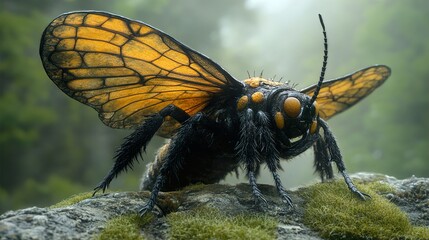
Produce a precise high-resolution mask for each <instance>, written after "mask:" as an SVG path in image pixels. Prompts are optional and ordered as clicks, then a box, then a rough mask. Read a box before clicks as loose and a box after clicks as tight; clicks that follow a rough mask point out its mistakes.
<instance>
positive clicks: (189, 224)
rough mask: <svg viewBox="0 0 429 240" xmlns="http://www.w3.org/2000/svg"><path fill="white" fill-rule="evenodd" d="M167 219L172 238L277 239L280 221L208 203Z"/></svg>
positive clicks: (173, 214) (174, 214)
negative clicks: (228, 212) (235, 212)
mask: <svg viewBox="0 0 429 240" xmlns="http://www.w3.org/2000/svg"><path fill="white" fill-rule="evenodd" d="M167 221H168V222H169V224H170V226H171V228H170V238H172V239H275V237H276V229H277V222H278V221H277V219H275V218H273V217H269V216H267V215H256V214H250V213H247V214H239V215H236V216H227V215H226V214H224V213H221V212H220V211H219V210H217V209H213V208H207V207H204V208H198V209H195V210H192V211H186V212H177V213H172V214H170V215H168V217H167Z"/></svg>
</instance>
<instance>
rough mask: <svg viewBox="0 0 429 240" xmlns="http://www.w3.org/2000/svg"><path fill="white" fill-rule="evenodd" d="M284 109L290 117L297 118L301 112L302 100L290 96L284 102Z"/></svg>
mask: <svg viewBox="0 0 429 240" xmlns="http://www.w3.org/2000/svg"><path fill="white" fill-rule="evenodd" d="M283 109H284V110H285V112H286V115H287V116H288V117H291V118H296V117H298V116H299V114H300V113H301V102H300V101H299V100H298V98H296V97H288V98H286V100H285V102H284V103H283Z"/></svg>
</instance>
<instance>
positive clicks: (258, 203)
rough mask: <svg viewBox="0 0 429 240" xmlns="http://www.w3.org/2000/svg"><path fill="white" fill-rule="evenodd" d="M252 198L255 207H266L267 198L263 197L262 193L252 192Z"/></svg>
mask: <svg viewBox="0 0 429 240" xmlns="http://www.w3.org/2000/svg"><path fill="white" fill-rule="evenodd" d="M253 198H254V200H255V203H254V207H255V208H260V209H267V208H268V202H267V199H265V197H264V195H262V194H261V192H258V193H257V194H255V193H253Z"/></svg>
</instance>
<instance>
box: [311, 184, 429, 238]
mask: <svg viewBox="0 0 429 240" xmlns="http://www.w3.org/2000/svg"><path fill="white" fill-rule="evenodd" d="M358 188H359V189H360V190H361V191H363V192H365V193H368V194H369V195H371V197H372V198H371V200H368V201H362V200H360V199H358V198H356V197H355V196H353V195H352V194H351V193H350V191H349V190H348V189H347V187H346V186H345V184H344V182H343V181H337V182H330V183H322V184H316V185H314V186H311V187H309V188H308V189H306V190H305V191H304V192H303V195H304V198H306V199H307V201H308V203H307V205H306V209H305V215H304V221H305V223H306V224H307V225H308V226H309V227H311V228H313V229H315V230H316V231H318V232H319V233H320V234H321V236H322V237H323V238H328V239H404V238H406V239H428V238H429V228H427V227H414V226H412V225H411V223H410V222H409V220H408V218H407V216H406V214H405V213H404V212H402V211H401V210H400V209H399V208H398V207H397V206H395V205H394V204H392V203H390V202H389V201H388V200H386V199H384V198H383V197H381V196H379V195H378V194H377V193H376V192H389V191H390V192H391V191H392V190H393V189H391V188H390V187H389V186H388V185H386V184H381V183H375V182H373V183H369V184H367V185H359V186H358Z"/></svg>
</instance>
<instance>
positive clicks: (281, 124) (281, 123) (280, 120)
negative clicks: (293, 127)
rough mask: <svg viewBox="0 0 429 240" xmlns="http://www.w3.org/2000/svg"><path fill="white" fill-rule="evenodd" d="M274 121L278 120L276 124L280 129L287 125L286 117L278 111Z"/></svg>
mask: <svg viewBox="0 0 429 240" xmlns="http://www.w3.org/2000/svg"><path fill="white" fill-rule="evenodd" d="M274 121H275V122H276V126H277V128H278V129H283V128H284V126H285V119H284V117H283V115H282V113H281V112H276V114H275V115H274Z"/></svg>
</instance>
